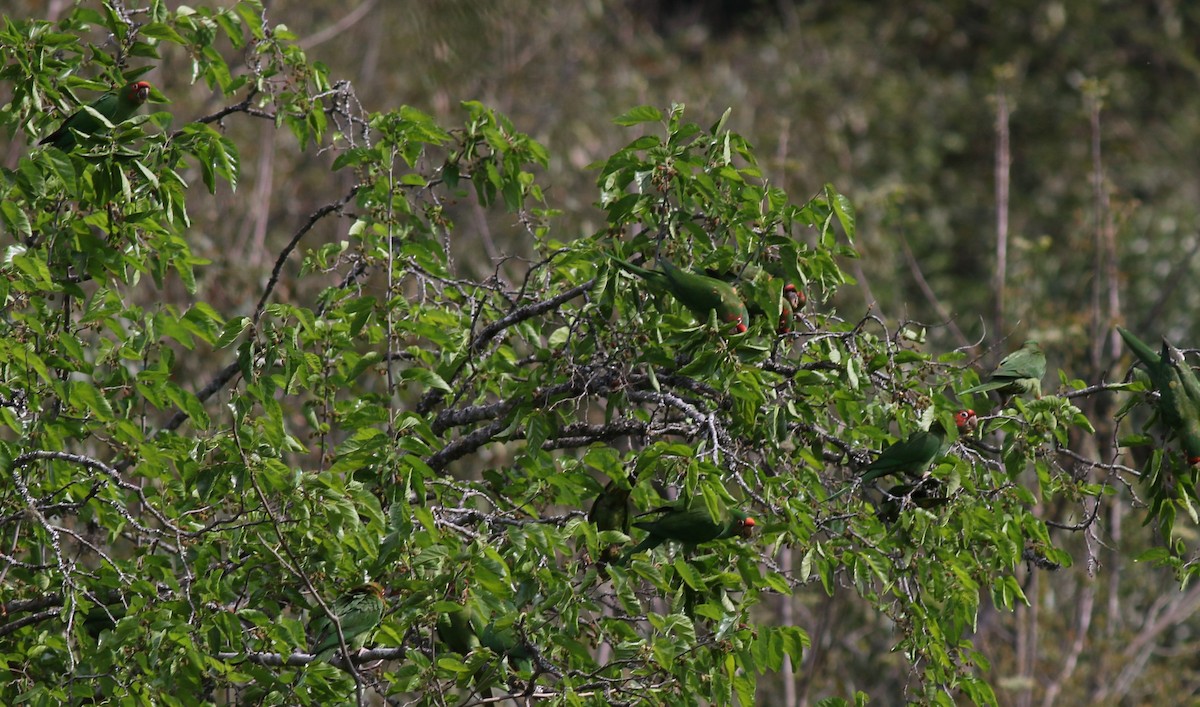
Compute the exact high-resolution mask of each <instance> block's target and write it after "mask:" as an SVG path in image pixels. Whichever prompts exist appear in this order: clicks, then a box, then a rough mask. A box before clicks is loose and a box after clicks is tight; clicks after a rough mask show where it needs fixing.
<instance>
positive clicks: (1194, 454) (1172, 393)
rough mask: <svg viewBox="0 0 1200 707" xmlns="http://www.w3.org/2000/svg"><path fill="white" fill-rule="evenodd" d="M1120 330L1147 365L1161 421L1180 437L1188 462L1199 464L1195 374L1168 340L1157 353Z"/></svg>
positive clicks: (1199, 401) (1199, 404)
mask: <svg viewBox="0 0 1200 707" xmlns="http://www.w3.org/2000/svg"><path fill="white" fill-rule="evenodd" d="M1117 333H1119V334H1120V335H1121V338H1122V339H1124V340H1125V343H1126V344H1127V345H1128V346H1129V348H1130V349H1131V350H1132V351H1133V353H1134V355H1136V356H1137V357H1138V359H1139V360H1141V362H1142V365H1143V366H1145V367H1146V372H1147V373H1148V374H1149V376H1150V384H1151V385H1153V386H1154V389H1155V390H1156V391H1158V400H1157V401H1156V402H1155V405H1154V407H1155V410H1156V411H1157V412H1158V418H1159V420H1161V421H1162V423H1163V425H1165V426H1166V427H1167V429H1168V430H1169V431H1170V432H1171V433H1172V434H1175V435H1177V436H1178V437H1179V441H1180V444H1182V445H1183V449H1184V452H1185V453H1186V454H1187V459H1188V464H1192V465H1195V464H1200V382H1198V381H1197V380H1196V374H1195V373H1193V372H1192V369H1191V367H1190V366H1188V365H1187V363H1186V362H1185V361H1183V357H1182V354H1180V353H1179V352H1178V350H1176V349H1175V348H1174V347H1172V346H1171V345H1170V344H1168V343H1167V341H1166V340H1165V339H1164V340H1163V346H1162V351H1161V353H1158V354H1156V353H1155V352H1154V349H1152V348H1150V347H1149V346H1148V345H1147V344H1146V342H1144V341H1142V340H1141V339H1139V338H1137V337H1136V336H1134V335H1133V334H1132V333H1131V332H1130V331H1128V330H1127V329H1124V328H1122V327H1117Z"/></svg>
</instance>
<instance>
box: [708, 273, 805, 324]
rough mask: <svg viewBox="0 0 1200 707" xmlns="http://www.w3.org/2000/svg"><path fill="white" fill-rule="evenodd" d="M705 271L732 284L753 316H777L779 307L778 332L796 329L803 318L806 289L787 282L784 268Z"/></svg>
mask: <svg viewBox="0 0 1200 707" xmlns="http://www.w3.org/2000/svg"><path fill="white" fill-rule="evenodd" d="M776 265H778V263H776ZM705 272H706V274H707V275H709V276H711V277H715V278H718V279H720V280H722V281H723V282H728V283H730V285H732V286H733V287H734V289H735V290H736V291H737V293H738V294H739V295H740V296H741V298H742V300H743V301H744V302H745V303H746V309H747V311H748V312H749V314H750V316H751V317H766V316H767V315H768V313H770V314H772V315H773V314H774V312H775V311H776V310H778V312H779V320H778V323H777V324H776V332H778V333H780V334H786V333H788V332H790V331H791V330H792V322H793V321H794V320H796V319H799V318H800V310H801V309H803V307H804V305H805V303H806V302H807V301H808V298H807V297H805V295H804V291H803V290H801V289H800V288H799V287H797V286H796V285H795V284H793V283H791V282H786V281H785V279H784V276H783V274H782V271H781V270H780V271H779V272H776V271H775V270H773V269H772V270H770V271H768V270H765V269H763V268H760V267H758V266H757V265H744V266H743V267H741V268H740V269H736V270H726V271H719V270H706V271H705ZM780 283H783V284H780ZM768 307H770V309H768Z"/></svg>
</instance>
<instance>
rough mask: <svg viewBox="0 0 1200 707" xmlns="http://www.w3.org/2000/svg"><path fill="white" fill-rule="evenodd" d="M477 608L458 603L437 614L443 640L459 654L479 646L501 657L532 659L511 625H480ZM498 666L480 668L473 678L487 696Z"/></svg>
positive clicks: (481, 691) (439, 631)
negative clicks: (502, 627) (451, 608)
mask: <svg viewBox="0 0 1200 707" xmlns="http://www.w3.org/2000/svg"><path fill="white" fill-rule="evenodd" d="M477 625H478V622H477V621H476V619H475V612H473V611H472V610H471V609H470V608H469V607H466V606H462V605H459V607H458V609H457V610H454V611H449V612H447V613H445V614H442V615H441V616H439V617H438V621H437V634H438V638H440V639H441V641H442V643H444V644H446V647H447V648H449V649H450V650H452V651H454V652H455V653H458V654H459V655H463V656H465V655H467V654H468V653H470V652H471V651H474V650H476V649H478V648H480V647H483V648H487V649H489V650H491V651H492V652H493V653H495V654H496V655H498V656H500V658H501V659H502V660H509V661H525V660H529V658H530V654H529V651H528V650H527V649H526V648H525V647H524V646H522V645H521V643H520V641H518V640H517V636H516V632H515V631H513V629H512V627H509V628H505V629H498V628H496V624H495V622H492V623H489V624H487V625H486V626H484V627H483V628H482V629H479V628H477ZM496 674H497V673H496V669H495V668H481V669H480V670H478V671H477V672H476V673H475V674H474V676H473V678H474V680H475V687H476V689H477V690H479V693H480V694H481V695H483V696H485V697H487V696H490V694H491V685H490V684H489V683H491V682H492V681H493V680H494V678H495V675H496Z"/></svg>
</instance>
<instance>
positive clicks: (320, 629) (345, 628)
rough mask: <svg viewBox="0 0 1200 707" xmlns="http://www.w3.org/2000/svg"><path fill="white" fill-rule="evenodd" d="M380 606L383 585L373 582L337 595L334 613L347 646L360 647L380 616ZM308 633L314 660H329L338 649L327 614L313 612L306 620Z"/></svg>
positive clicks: (381, 606) (336, 639)
mask: <svg viewBox="0 0 1200 707" xmlns="http://www.w3.org/2000/svg"><path fill="white" fill-rule="evenodd" d="M383 609H384V601H383V587H381V586H379V585H378V584H375V583H374V582H371V583H370V584H364V585H362V586H361V587H355V588H354V589H352V590H350V592H349V593H348V594H346V595H345V596H342V597H338V599H337V601H335V602H334V604H333V613H334V614H336V615H337V618H338V623H339V624H340V625H341V627H342V637H343V638H345V639H346V647H347V648H350V649H357V648H362V646H363V643H365V642H366V640H367V636H368V634H370V633H371V631H372V630H374V628H375V627H376V626H378V625H379V622H380V621H381V620H382V619H383ZM309 633H310V634H311V635H312V641H313V649H312V652H313V653H314V654H315V656H316V658H315V660H328V659H329V657H330V656H332V655H333V654H334V653H335V652H336V651H337V650H338V649H339V648H341V643H340V642H339V641H338V632H337V627H336V626H335V625H334V622H333V619H331V618H330V617H329V615H328V614H325V613H320V614H316V615H314V616H313V619H312V621H311V622H310V623H309Z"/></svg>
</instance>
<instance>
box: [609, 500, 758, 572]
mask: <svg viewBox="0 0 1200 707" xmlns="http://www.w3.org/2000/svg"><path fill="white" fill-rule="evenodd" d="M652 513H659V514H660V515H659V517H658V518H657V519H655V520H646V521H639V522H637V523H634V524H633V527H635V528H640V529H642V530H645V531H646V538H645V539H644V540H643V541H642V542H641V543H639V544H638V545H637V546H636V547H634V548H633V549H632V550H628V551H626V552H625V554H624V555H622V560H623V561H627V560H628V559H629V557H630V556H632V555H634V554H636V553H638V552H641V551H642V550H651V549H653V548H656V547H658V546H659V545H662V544H663V543H665V542H667V541H668V540H673V541H675V542H678V543H682V544H683V545H685V546H688V547H690V546H694V545H700V544H701V543H706V542H711V541H713V540H723V539H725V538H731V537H733V536H735V535H736V536H740V537H743V538H748V537H750V535H751V534H752V533H753V529H754V526H755V522H754V519H753V518H751V517H750V516H749V515H748V514H747V513H745V512H744V511H742V510H740V509H733V510H725V509H721V517H720V518H713V517H712V516H711V515H709V513H708V510H707V508H706V507H705V506H703V505H697V506H696V507H694V508H693V507H688V506H687V505H686V504H684V503H677V504H676V505H674V506H664V507H662V508H658V509H655V510H653V511H650V512H649V513H647V514H644V515H649V514H652Z"/></svg>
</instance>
